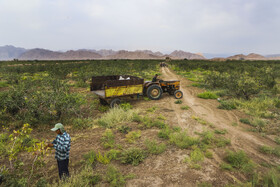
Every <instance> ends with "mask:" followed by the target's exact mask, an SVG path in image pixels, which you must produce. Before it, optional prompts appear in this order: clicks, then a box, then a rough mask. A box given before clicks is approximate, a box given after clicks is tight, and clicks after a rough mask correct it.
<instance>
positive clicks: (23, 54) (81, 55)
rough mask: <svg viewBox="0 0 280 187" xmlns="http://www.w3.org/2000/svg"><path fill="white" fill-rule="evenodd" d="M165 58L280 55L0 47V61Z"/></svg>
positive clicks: (276, 57)
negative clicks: (63, 50) (64, 50)
mask: <svg viewBox="0 0 280 187" xmlns="http://www.w3.org/2000/svg"><path fill="white" fill-rule="evenodd" d="M167 57H170V58H171V59H211V60H219V61H225V60H227V59H235V60H241V59H244V60H280V54H273V55H267V56H262V55H260V54H255V53H250V54H248V55H244V54H237V55H233V56H229V57H227V55H226V54H210V53H205V54H201V53H190V52H186V51H182V50H175V51H173V52H172V53H170V54H163V53H161V52H159V51H157V52H153V51H151V50H136V51H127V50H119V51H114V50H112V49H101V50H95V49H79V50H70V51H66V52H62V51H52V50H47V49H40V48H35V49H24V48H19V47H14V46H12V45H6V46H2V47H1V46H0V60H13V59H19V60H86V59H165V58H167ZM226 57H227V58H226Z"/></svg>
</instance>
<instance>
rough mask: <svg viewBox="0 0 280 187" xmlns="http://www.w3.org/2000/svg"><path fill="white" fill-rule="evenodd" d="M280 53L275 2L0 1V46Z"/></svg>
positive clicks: (279, 8)
mask: <svg viewBox="0 0 280 187" xmlns="http://www.w3.org/2000/svg"><path fill="white" fill-rule="evenodd" d="M3 45H14V46H17V47H24V48H35V47H39V48H45V49H51V50H68V49H81V48H87V49H114V50H119V49H125V50H136V49H150V50H153V51H162V52H171V51H173V50H175V49H181V50H185V51H188V52H194V53H196V52H202V53H245V54H246V53H250V52H255V53H260V54H273V53H280V0H0V46H3Z"/></svg>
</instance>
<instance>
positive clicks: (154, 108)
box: [147, 106, 157, 113]
mask: <svg viewBox="0 0 280 187" xmlns="http://www.w3.org/2000/svg"><path fill="white" fill-rule="evenodd" d="M156 110H157V107H156V106H153V107H151V108H148V109H147V112H151V113H154V112H155V111H156Z"/></svg>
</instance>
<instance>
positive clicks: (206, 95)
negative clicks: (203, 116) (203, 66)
mask: <svg viewBox="0 0 280 187" xmlns="http://www.w3.org/2000/svg"><path fill="white" fill-rule="evenodd" d="M197 97H199V98H203V99H217V98H218V97H219V96H217V95H216V94H214V93H212V92H203V93H200V94H197Z"/></svg>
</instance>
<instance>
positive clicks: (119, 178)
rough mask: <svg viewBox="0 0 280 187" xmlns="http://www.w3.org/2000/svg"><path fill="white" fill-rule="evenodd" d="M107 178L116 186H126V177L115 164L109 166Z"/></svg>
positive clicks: (111, 184)
mask: <svg viewBox="0 0 280 187" xmlns="http://www.w3.org/2000/svg"><path fill="white" fill-rule="evenodd" d="M105 179H106V181H107V182H109V183H110V186H114V187H119V186H125V183H126V182H125V177H124V176H123V175H122V174H121V173H120V172H119V171H118V170H117V169H116V168H115V167H113V166H109V167H108V169H107V172H106V176H105Z"/></svg>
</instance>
